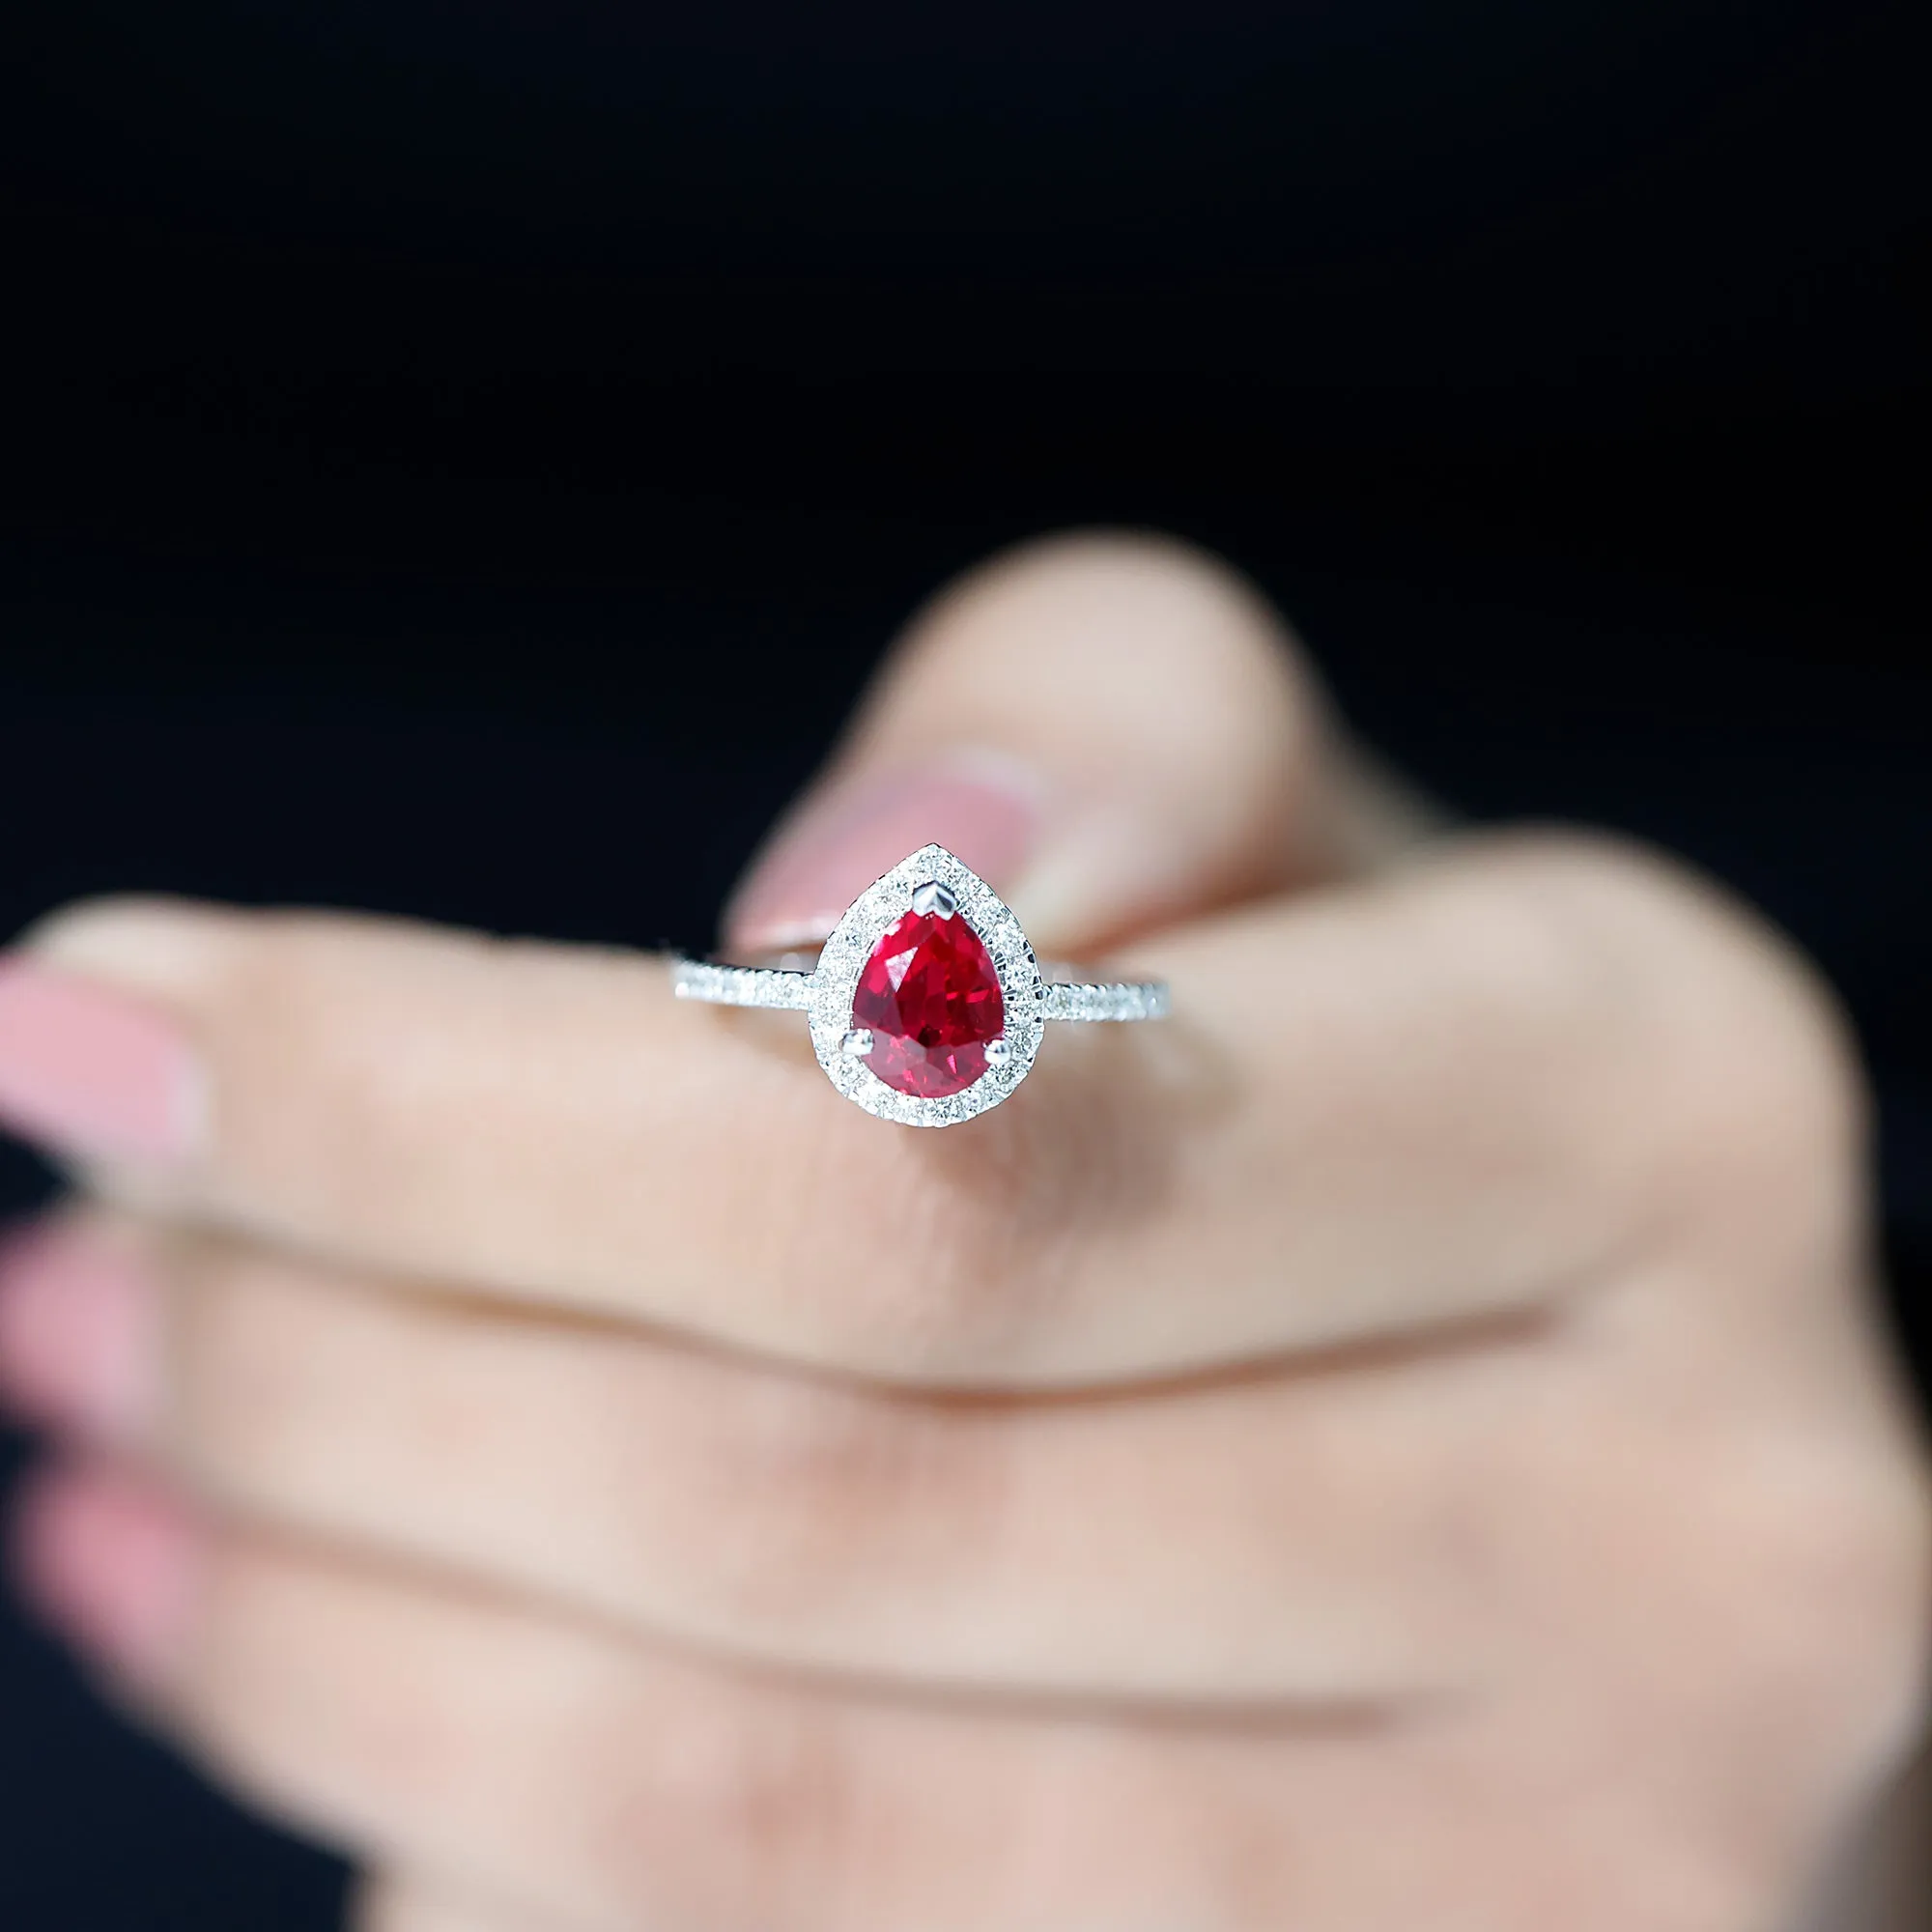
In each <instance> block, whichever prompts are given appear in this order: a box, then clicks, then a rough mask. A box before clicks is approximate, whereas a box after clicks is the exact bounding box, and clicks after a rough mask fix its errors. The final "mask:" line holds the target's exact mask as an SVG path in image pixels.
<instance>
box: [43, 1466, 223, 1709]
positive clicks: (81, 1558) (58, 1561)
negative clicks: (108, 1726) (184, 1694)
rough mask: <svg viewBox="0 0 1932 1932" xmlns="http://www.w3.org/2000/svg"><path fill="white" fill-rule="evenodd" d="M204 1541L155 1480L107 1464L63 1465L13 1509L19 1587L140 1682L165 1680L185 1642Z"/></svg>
mask: <svg viewBox="0 0 1932 1932" xmlns="http://www.w3.org/2000/svg"><path fill="white" fill-rule="evenodd" d="M203 1548H204V1546H203V1539H202V1536H201V1533H200V1530H199V1529H198V1527H197V1525H196V1523H195V1521H194V1519H193V1517H192V1516H191V1515H190V1514H189V1512H188V1510H187V1509H186V1507H185V1505H184V1504H183V1503H181V1502H180V1501H179V1500H177V1499H176V1498H175V1497H174V1496H173V1495H171V1494H170V1493H169V1492H167V1491H166V1490H164V1489H162V1488H160V1487H159V1486H158V1485H157V1484H155V1483H151V1482H147V1481H144V1480H143V1479H141V1478H140V1477H138V1476H135V1475H132V1474H129V1473H127V1472H124V1471H121V1470H117V1469H111V1468H105V1467H74V1466H69V1467H56V1468H54V1469H53V1470H51V1471H50V1472H48V1473H46V1474H43V1475H40V1476H36V1477H34V1478H31V1479H30V1480H29V1482H28V1484H27V1486H26V1488H25V1490H24V1492H22V1493H21V1495H20V1496H19V1498H18V1500H17V1502H16V1503H15V1505H14V1524H13V1559H14V1582H15V1586H16V1588H17V1589H18V1591H19V1593H20V1596H21V1598H22V1599H23V1601H24V1602H25V1603H26V1604H27V1605H28V1606H29V1607H30V1608H31V1609H32V1610H34V1611H35V1612H36V1613H37V1614H38V1615H39V1616H41V1617H42V1618H43V1620H44V1621H45V1622H46V1623H48V1624H49V1625H51V1626H52V1627H53V1629H54V1630H55V1631H57V1632H58V1633H59V1634H61V1635H62V1636H64V1637H65V1638H67V1640H68V1641H69V1642H71V1644H73V1645H74V1646H75V1648H76V1649H78V1650H79V1651H80V1652H81V1653H82V1654H83V1655H84V1656H86V1657H88V1658H90V1659H92V1660H93V1661H94V1662H98V1663H100V1664H104V1665H105V1666H106V1667H107V1668H108V1669H109V1670H112V1671H115V1672H117V1673H118V1674H120V1675H122V1676H125V1677H127V1678H128V1679H129V1680H130V1681H131V1682H133V1683H134V1684H136V1685H148V1684H157V1683H159V1682H161V1681H162V1680H164V1679H165V1678H166V1677H167V1676H168V1675H169V1674H170V1672H171V1671H172V1669H173V1668H174V1666H175V1665H176V1663H177V1662H178V1661H179V1660H180V1658H181V1656H182V1653H183V1651H184V1649H185V1644H186V1640H187V1635H188V1632H189V1628H190V1625H191V1622H192V1618H193V1614H194V1607H195V1600H196V1597H197V1595H198V1585H199V1582H200V1575H201V1568H202V1556H203Z"/></svg>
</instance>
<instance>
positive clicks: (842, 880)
mask: <svg viewBox="0 0 1932 1932" xmlns="http://www.w3.org/2000/svg"><path fill="white" fill-rule="evenodd" d="M1039 822H1040V801H1039V797H1038V791H1037V786H1036V785H1035V784H1034V783H1033V782H1032V781H1031V780H1030V779H1029V778H1028V776H1027V775H1026V774H1024V773H1022V772H1020V771H1018V770H1016V769H1009V767H1008V765H1007V763H1006V761H1004V760H1002V759H995V758H992V757H990V756H989V757H987V758H986V759H985V760H983V762H982V761H977V760H976V761H970V762H969V761H962V760H958V759H956V758H955V760H954V761H953V762H952V764H951V765H950V766H949V767H947V768H942V769H937V770H931V771H918V772H913V771H905V772H895V773H889V774H887V775H886V776H884V777H882V778H874V779H871V780H868V781H862V782H861V783H860V784H858V785H856V786H854V787H851V788H849V789H844V790H835V791H834V792H833V793H832V794H831V796H829V797H827V798H824V799H818V800H814V801H813V802H812V803H811V804H810V805H809V806H807V807H806V808H805V810H804V811H803V812H802V813H801V814H800V815H799V817H798V818H797V819H795V820H794V821H793V822H791V823H790V824H788V825H786V826H785V827H784V828H783V829H782V830H781V832H780V834H779V835H778V838H777V839H776V841H775V842H774V843H773V844H772V845H771V846H769V847H768V848H767V850H766V851H765V853H764V854H763V856H762V857H761V858H760V859H759V860H758V862H757V864H756V865H755V866H754V867H753V870H752V872H751V874H750V876H749V877H748V878H747V879H746V880H745V882H744V884H743V885H742V886H740V887H739V889H738V892H737V894H736V895H735V896H734V897H733V899H732V901H731V904H730V906H729V908H728V909H727V911H726V914H725V932H726V935H727V942H728V944H729V945H730V946H731V947H733V948H734V949H736V950H738V951H741V952H776V951H780V950H781V949H783V948H785V947H788V946H813V945H816V944H817V943H818V942H819V941H820V940H822V939H823V938H825V936H826V935H827V934H828V933H829V932H830V931H831V930H832V928H833V927H834V926H835V925H836V924H838V921H839V919H840V917H841V916H842V915H843V913H844V911H845V908H846V907H847V906H848V905H850V904H851V903H852V901H853V900H854V899H855V898H857V897H858V895H860V894H861V893H862V892H864V891H865V889H866V888H867V886H869V885H870V884H871V883H872V881H873V880H874V879H876V878H877V877H878V876H879V875H880V874H881V873H882V872H887V871H890V870H891V869H892V867H895V866H896V865H897V864H898V862H899V861H900V860H901V859H903V858H904V857H905V856H906V854H907V853H908V852H914V851H917V850H918V849H919V847H920V846H922V845H927V844H934V843H937V844H940V845H944V846H945V847H946V848H947V849H948V850H949V851H951V852H952V853H955V854H956V855H957V856H958V857H959V858H961V859H963V860H964V861H965V862H966V864H967V865H969V866H970V867H972V868H973V869H974V871H976V872H978V873H979V874H980V877H981V878H982V879H984V880H985V881H986V882H987V884H988V885H990V886H992V887H993V888H994V890H995V891H998V890H999V889H1000V888H1001V886H1002V885H1003V884H1004V883H1006V882H1008V881H1009V880H1010V879H1011V878H1012V876H1013V875H1014V874H1015V873H1016V872H1017V871H1018V870H1019V869H1020V867H1022V866H1023V865H1024V864H1025V862H1026V860H1027V858H1028V856H1029V854H1030V853H1031V852H1032V849H1033V846H1034V841H1035V838H1036V837H1037V833H1038V829H1039Z"/></svg>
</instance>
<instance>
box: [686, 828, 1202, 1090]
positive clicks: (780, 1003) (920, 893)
mask: <svg viewBox="0 0 1932 1932" xmlns="http://www.w3.org/2000/svg"><path fill="white" fill-rule="evenodd" d="M671 990H672V991H673V992H674V993H675V994H676V996H677V997H678V998H679V999H680V1000H703V1001H706V1002H708V1003H709V1004H710V1005H712V1006H719V1007H775V1008H778V1009H782V1010H784V1011H788V1012H804V1013H809V1014H810V1016H811V1044H812V1049H813V1051H814V1052H815V1053H816V1054H817V1055H818V1064H819V1065H821V1066H822V1067H824V1069H825V1072H826V1076H827V1078H829V1079H830V1080H831V1082H832V1084H833V1086H835V1087H836V1088H838V1091H839V1093H841V1094H844V1095H845V1097H846V1098H847V1099H848V1100H855V1101H857V1102H858V1104H859V1105H860V1106H862V1107H863V1108H865V1110H866V1111H867V1113H868V1114H874V1115H876V1116H877V1117H878V1118H879V1119H880V1120H882V1121H897V1122H899V1123H900V1124H901V1125H903V1126H908V1127H950V1126H952V1125H954V1124H956V1123H957V1122H960V1121H970V1120H971V1119H972V1118H973V1116H974V1115H975V1114H983V1113H984V1112H985V1111H986V1110H987V1108H989V1107H997V1106H998V1105H999V1104H1000V1102H1001V1101H1002V1100H1004V1099H1006V1098H1007V1097H1008V1096H1009V1094H1011V1093H1012V1091H1013V1089H1014V1088H1015V1087H1017V1086H1018V1085H1019V1084H1020V1082H1021V1081H1022V1080H1024V1079H1025V1078H1026V1077H1027V1074H1028V1073H1029V1072H1031V1071H1032V1069H1033V1062H1034V1056H1035V1054H1037V1052H1038V1051H1039V1038H1040V1034H1041V1032H1042V1031H1043V1030H1044V1026H1045V1023H1046V1022H1047V1021H1048V1020H1158V1019H1165V1018H1166V1017H1167V1011H1168V994H1167V984H1166V982H1165V981H1164V980H1130V981H1124V982H1118V983H1114V984H1106V985H1091V984H1078V983H1074V982H1071V981H1067V980H1049V979H1048V978H1047V976H1046V974H1045V972H1044V971H1043V970H1042V969H1041V966H1040V963H1039V961H1038V960H1037V958H1036V957H1035V956H1034V950H1033V948H1032V947H1031V946H1030V945H1029V944H1028V943H1027V936H1026V934H1025V933H1024V932H1022V931H1021V930H1020V923H1019V921H1018V920H1016V919H1015V918H1014V917H1013V915H1012V912H1011V911H1010V909H1009V907H1008V906H1007V904H1006V903H1005V901H1004V900H1002V899H1001V897H1000V896H999V895H998V894H997V893H995V892H994V891H993V889H992V888H991V887H990V886H988V885H987V884H986V883H985V881H984V880H982V879H981V878H980V877H979V876H978V874H976V873H975V872H974V871H973V870H972V869H971V868H970V867H967V866H964V865H962V864H961V863H960V861H959V860H957V859H955V858H954V857H953V856H952V853H951V852H949V851H948V850H947V849H946V847H945V846H943V845H923V846H921V847H920V849H919V850H918V851H917V852H915V853H914V854H913V855H912V856H911V857H910V858H909V859H906V860H903V861H902V862H901V863H900V864H898V865H896V866H895V867H893V869H892V870H891V871H890V872H888V873H887V874H886V875H885V877H884V878H882V879H879V880H877V881H876V882H875V883H873V884H872V885H870V886H868V887H867V889H866V890H865V891H864V892H863V893H861V894H860V895H859V896H858V897H857V898H856V899H854V900H853V901H852V903H851V905H850V906H848V907H847V908H846V910H845V916H844V917H843V918H842V919H841V920H840V921H839V922H838V924H837V925H836V926H835V927H834V928H833V930H832V936H831V937H830V938H829V939H828V940H827V941H826V942H825V946H824V949H823V951H821V952H820V953H819V955H818V963H817V964H816V966H814V967H813V968H812V969H811V970H810V971H809V972H807V971H803V970H800V969H797V968H792V967H782V966H729V965H723V964H720V963H717V962H715V961H711V960H705V959H688V958H684V957H681V956H680V957H676V958H673V959H672V961H671Z"/></svg>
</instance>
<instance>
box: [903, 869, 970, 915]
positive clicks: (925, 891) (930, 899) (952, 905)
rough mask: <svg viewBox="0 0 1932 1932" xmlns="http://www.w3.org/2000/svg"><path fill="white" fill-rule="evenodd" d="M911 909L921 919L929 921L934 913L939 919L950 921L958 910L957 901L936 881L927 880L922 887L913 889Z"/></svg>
mask: <svg viewBox="0 0 1932 1932" xmlns="http://www.w3.org/2000/svg"><path fill="white" fill-rule="evenodd" d="M912 909H913V911H914V912H916V913H918V914H919V916H920V917H921V918H922V919H930V918H931V917H932V916H933V915H934V914H935V913H937V914H938V916H939V917H940V918H941V919H951V918H952V915H953V914H954V913H955V912H956V911H957V910H958V909H959V901H958V900H957V899H956V898H954V897H953V896H952V893H951V892H950V891H949V890H948V889H947V888H946V887H945V886H942V885H941V884H940V883H939V881H938V880H937V879H928V880H926V882H925V883H924V885H923V886H916V887H914V889H913V895H912Z"/></svg>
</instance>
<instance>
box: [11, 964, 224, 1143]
mask: <svg viewBox="0 0 1932 1932" xmlns="http://www.w3.org/2000/svg"><path fill="white" fill-rule="evenodd" d="M201 1096H202V1089H201V1081H200V1073H199V1068H198V1065H197V1064H196V1061H195V1057H194V1053H193V1050H192V1048H191V1047H190V1046H189V1044H188V1042H187V1041H186V1040H185V1038H184V1037H182V1034H181V1032H180V1030H179V1028H177V1027H176V1026H175V1025H174V1024H173V1023H172V1022H171V1021H169V1020H168V1019H167V1018H166V1017H165V1016H164V1015H163V1014H161V1013H160V1012H158V1011H157V1010H156V1009H154V1008H152V1007H149V1006H145V1005H143V1004H142V1003H140V1002H139V1001H136V1000H130V999H129V998H128V996H127V995H126V994H124V993H118V992H115V991H113V990H112V989H111V988H108V987H105V986H101V985H98V984H96V983H95V982H94V981H92V980H82V979H78V978H76V977H74V976H73V975H71V974H65V973H57V972H53V971H50V970H49V969H48V968H46V967H44V966H42V965H40V964H39V963H37V962H36V961H34V960H31V959H25V958H20V957H17V956H16V957H14V958H10V959H0V1125H5V1126H8V1127H11V1128H13V1129H14V1131H16V1132H18V1133H21V1134H23V1135H25V1136H26V1137H27V1138H29V1139H31V1140H37V1141H43V1142H46V1143H47V1144H49V1145H50V1146H52V1147H54V1148H56V1149H58V1150H60V1151H63V1152H68V1153H73V1154H77V1155H79V1156H81V1157H82V1158H84V1159H85V1158H98V1159H108V1160H115V1159H120V1160H150V1161H152V1160H174V1159H179V1158H181V1157H183V1156H184V1155H185V1154H186V1153H188V1152H189V1151H191V1149H192V1146H193V1143H194V1139H195V1136H196V1133H197V1131H198V1128H199V1125H200V1116H201Z"/></svg>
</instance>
